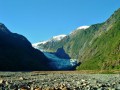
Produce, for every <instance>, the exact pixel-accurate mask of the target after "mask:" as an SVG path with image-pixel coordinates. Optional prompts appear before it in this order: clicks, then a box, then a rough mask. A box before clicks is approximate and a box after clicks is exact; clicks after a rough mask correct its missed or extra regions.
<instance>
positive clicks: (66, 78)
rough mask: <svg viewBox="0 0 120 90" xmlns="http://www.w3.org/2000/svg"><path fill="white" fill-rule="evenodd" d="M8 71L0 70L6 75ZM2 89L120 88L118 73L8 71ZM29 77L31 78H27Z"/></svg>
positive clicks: (83, 89) (105, 89) (85, 89)
mask: <svg viewBox="0 0 120 90" xmlns="http://www.w3.org/2000/svg"><path fill="white" fill-rule="evenodd" d="M5 73H6V72H0V75H2V76H4V75H5ZM6 75H9V76H10V77H2V78H0V90H120V77H117V76H118V75H117V74H114V75H111V74H108V75H106V74H98V75H97V74H52V73H51V74H47V75H46V74H35V73H32V72H31V73H30V72H24V73H22V72H9V73H8V72H7V73H6ZM24 77H27V78H29V79H25V78H24Z"/></svg>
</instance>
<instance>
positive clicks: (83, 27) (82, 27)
mask: <svg viewBox="0 0 120 90" xmlns="http://www.w3.org/2000/svg"><path fill="white" fill-rule="evenodd" d="M89 27H90V26H80V27H78V28H77V29H87V28H89Z"/></svg>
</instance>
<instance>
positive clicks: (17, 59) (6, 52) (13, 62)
mask: <svg viewBox="0 0 120 90" xmlns="http://www.w3.org/2000/svg"><path fill="white" fill-rule="evenodd" d="M26 70H27V71H29V70H52V68H50V66H49V60H48V59H47V58H46V57H45V56H44V54H43V53H42V52H40V51H39V50H37V49H34V48H33V47H32V45H31V43H30V42H29V41H28V40H27V39H26V38H25V37H24V36H22V35H19V34H17V33H12V32H10V31H9V30H8V29H7V28H6V27H5V25H4V24H2V23H0V71H26Z"/></svg>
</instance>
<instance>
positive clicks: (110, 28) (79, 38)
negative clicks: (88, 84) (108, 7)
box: [38, 9, 120, 70]
mask: <svg viewBox="0 0 120 90" xmlns="http://www.w3.org/2000/svg"><path fill="white" fill-rule="evenodd" d="M119 38H120V9H118V10H117V11H115V12H114V14H113V15H112V16H111V17H110V18H109V19H108V20H106V21H105V22H103V23H99V24H94V25H91V26H90V27H88V28H82V29H81V28H78V29H76V30H75V31H73V32H72V33H70V34H69V35H67V36H66V37H64V38H63V39H62V40H60V41H58V42H56V43H54V44H52V45H51V44H49V43H48V44H45V45H43V46H41V45H38V46H39V48H41V47H42V48H43V49H46V48H47V49H46V50H47V51H49V52H56V51H57V50H58V48H61V47H63V49H64V51H65V52H66V53H67V54H68V55H69V56H70V58H73V59H78V62H81V63H82V64H81V65H80V66H78V67H77V69H78V70H79V69H92V70H93V69H99V70H100V69H101V70H102V69H120V53H119V52H120V50H119V49H120V46H119V45H120V39H119ZM48 47H49V48H48Z"/></svg>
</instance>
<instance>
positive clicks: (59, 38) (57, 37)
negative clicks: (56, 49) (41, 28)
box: [52, 34, 66, 41]
mask: <svg viewBox="0 0 120 90" xmlns="http://www.w3.org/2000/svg"><path fill="white" fill-rule="evenodd" d="M64 37H66V35H64V34H62V35H58V36H53V38H52V39H54V40H57V41H60V40H61V39H63V38H64Z"/></svg>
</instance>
